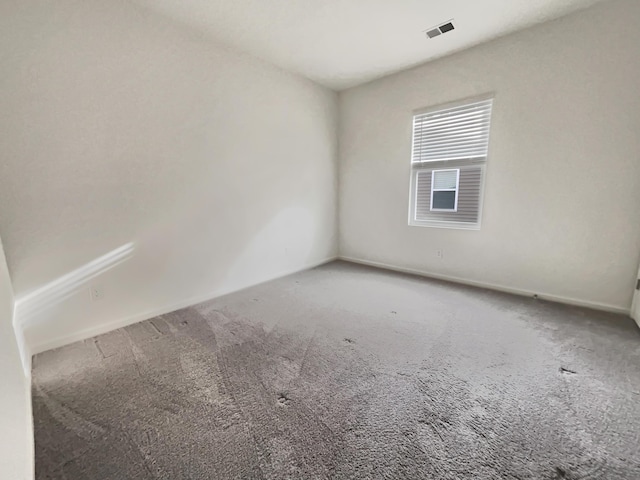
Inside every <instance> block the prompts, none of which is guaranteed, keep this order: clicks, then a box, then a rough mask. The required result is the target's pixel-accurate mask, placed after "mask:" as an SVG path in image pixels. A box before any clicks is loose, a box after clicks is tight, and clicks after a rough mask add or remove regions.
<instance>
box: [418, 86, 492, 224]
mask: <svg viewBox="0 0 640 480" xmlns="http://www.w3.org/2000/svg"><path fill="white" fill-rule="evenodd" d="M495 99H496V94H495V92H489V93H486V94H483V95H478V96H474V97H467V98H463V99H461V100H457V101H454V102H448V103H442V104H437V105H433V106H430V107H424V108H419V109H415V110H413V111H412V113H411V125H412V133H411V157H410V164H409V168H410V184H409V202H408V203H409V208H408V226H410V227H429V228H448V229H454V230H480V227H481V225H482V218H483V214H484V196H485V195H484V194H485V187H486V182H487V178H486V167H487V163H488V162H489V156H490V147H491V134H489V140H488V144H487V154H486V156H482V157H471V158H465V159H454V160H434V161H429V162H423V163H420V164H418V163H414V162H413V158H414V153H415V152H414V148H415V142H414V133H413V128H414V127H413V126H414V122H415V117H416V116H418V115H423V114H425V113H431V112H433V113H436V112H438V111H440V110H447V109H452V108H457V107H463V106H465V105H470V104H473V103H480V102H483V101H487V100H492V108H491V116H490V121H489V132H491V127H492V125H493V122H494V117H493V113H494V112H493V107H494V106H495ZM469 167H476V168H479V169H480V174H481V176H482V178H481V181H480V185H479V193H478V217H477V221H476V222H473V223H471V222H456V221H453V220H437V219H429V220H422V219H418V218H417V200H418V177H419V175H420V174H421V173H422V174H424V173H427V172H431V175H432V178H431V182H432V191H431V193H430V196H431V199H430V202H433V173H432V172H434V171H436V170H454V169H457V170H463V169H465V168H469ZM456 186H457V191H456V211H455V212H457V208H458V204H457V201H458V199H459V196H460V173H458V181H457V185H456ZM429 207H431V204H430V205H429ZM430 211H434V212H444V213H446V212H450V213H454V211H452V210H438V209H436V210H433V209H430Z"/></svg>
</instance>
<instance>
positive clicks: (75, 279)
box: [14, 243, 134, 328]
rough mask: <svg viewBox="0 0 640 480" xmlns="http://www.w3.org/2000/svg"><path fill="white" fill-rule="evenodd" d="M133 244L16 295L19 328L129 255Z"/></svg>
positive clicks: (32, 321)
mask: <svg viewBox="0 0 640 480" xmlns="http://www.w3.org/2000/svg"><path fill="white" fill-rule="evenodd" d="M133 250H134V244H133V243H127V244H125V245H122V246H121V247H119V248H116V249H115V250H112V251H111V252H109V253H106V254H105V255H102V256H101V257H98V258H96V259H95V260H92V261H91V262H89V263H87V264H85V265H83V266H81V267H80V268H77V269H75V270H73V271H72V272H69V273H67V274H65V275H63V276H61V277H58V278H56V279H55V280H53V281H51V282H49V283H47V284H45V285H43V286H41V287H39V288H37V289H36V290H34V291H32V292H30V293H28V294H26V295H23V296H22V297H19V298H17V299H16V305H15V317H14V321H15V323H16V324H18V325H20V326H21V327H22V328H24V327H25V326H27V325H29V324H32V323H34V321H35V320H34V319H35V318H36V317H37V316H38V315H39V314H40V313H43V312H45V311H47V310H48V309H50V308H51V307H53V306H54V305H56V304H58V303H60V302H62V301H64V300H66V299H67V298H69V297H71V296H72V295H74V294H76V293H77V292H78V291H80V290H81V289H82V288H84V287H85V286H86V284H87V282H89V281H90V280H91V279H93V278H95V277H97V276H99V275H102V274H103V273H105V272H106V271H108V270H111V269H112V268H114V267H115V266H116V265H119V264H120V263H122V262H125V261H126V260H128V259H130V258H131V257H132V256H133Z"/></svg>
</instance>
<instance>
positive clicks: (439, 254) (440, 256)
mask: <svg viewBox="0 0 640 480" xmlns="http://www.w3.org/2000/svg"><path fill="white" fill-rule="evenodd" d="M436 257H438V258H439V259H440V260H442V259H443V258H444V252H443V251H442V250H440V249H438V250H436Z"/></svg>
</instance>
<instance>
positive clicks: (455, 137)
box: [409, 97, 493, 229]
mask: <svg viewBox="0 0 640 480" xmlns="http://www.w3.org/2000/svg"><path fill="white" fill-rule="evenodd" d="M492 106H493V99H492V98H487V97H485V98H482V99H476V100H473V101H467V102H464V103H457V104H453V105H448V106H445V107H440V108H435V109H427V110H422V111H418V112H415V113H414V116H413V148H412V154H411V194H410V202H411V204H410V208H409V224H410V225H418V226H425V227H445V228H467V229H479V228H480V218H481V213H482V190H483V184H484V173H485V166H486V163H487V152H488V149H489V130H490V126H491V109H492Z"/></svg>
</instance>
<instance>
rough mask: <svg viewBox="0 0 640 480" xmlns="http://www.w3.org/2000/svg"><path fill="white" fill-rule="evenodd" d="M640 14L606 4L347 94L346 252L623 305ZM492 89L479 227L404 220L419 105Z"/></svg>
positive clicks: (634, 204)
mask: <svg viewBox="0 0 640 480" xmlns="http://www.w3.org/2000/svg"><path fill="white" fill-rule="evenodd" d="M638 18H640V3H638V2H635V1H631V0H628V1H615V2H604V3H602V4H599V5H596V6H595V7H592V8H590V9H588V10H585V11H583V12H581V13H577V14H574V15H571V16H569V17H565V18H563V19H560V20H557V21H553V22H551V23H548V24H545V25H542V26H538V27H535V28H532V29H530V30H526V31H523V32H520V33H517V34H514V35H510V36H508V37H505V38H503V39H500V40H497V41H494V42H491V43H488V44H485V45H482V46H479V47H476V48H474V49H472V50H468V51H466V52H462V53H459V54H456V55H453V56H451V57H448V58H444V59H442V60H439V61H436V62H433V63H429V64H427V65H424V66H422V67H419V68H416V69H413V70H410V71H406V72H403V73H399V74H397V75H393V76H390V77H387V78H384V79H381V80H379V81H375V82H372V83H369V84H366V85H363V86H360V87H356V88H353V89H350V90H347V91H345V92H342V93H341V94H340V108H341V114H340V115H341V116H340V140H339V143H340V172H339V177H340V188H339V192H340V209H339V218H340V254H341V255H343V256H345V257H351V258H357V259H360V260H366V261H369V262H378V263H383V264H387V265H392V266H394V267H398V268H405V269H413V270H418V271H422V272H427V273H432V274H438V275H443V276H449V277H457V278H460V279H464V280H466V281H472V282H479V283H483V284H493V285H496V286H498V287H501V288H509V289H514V290H518V291H523V292H531V293H538V294H546V295H547V296H550V297H555V298H561V299H563V300H569V301H576V302H578V303H587V304H591V305H594V306H600V307H603V308H613V309H619V310H627V311H628V309H629V307H630V304H631V297H632V292H633V285H634V279H635V275H636V272H637V267H638V260H639V254H640V221H638V211H639V209H640V96H638V78H640V50H639V49H638V45H640V30H638V28H637V23H638V22H637V19H638ZM488 92H494V93H495V103H494V114H493V125H492V130H491V145H490V152H489V160H488V164H487V177H486V184H485V196H484V209H483V220H482V228H481V230H480V231H461V230H448V229H435V228H424V227H409V226H407V209H408V204H409V176H410V164H409V161H410V156H411V119H412V111H413V110H414V109H417V108H421V107H427V106H430V105H438V104H442V103H446V102H450V101H454V100H458V99H463V98H467V97H473V96H475V95H480V94H485V93H488ZM437 250H443V253H444V255H443V258H438V256H437V254H436V252H437Z"/></svg>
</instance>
